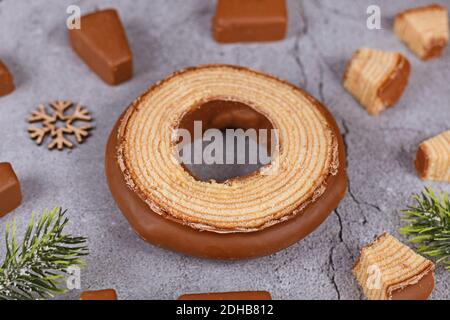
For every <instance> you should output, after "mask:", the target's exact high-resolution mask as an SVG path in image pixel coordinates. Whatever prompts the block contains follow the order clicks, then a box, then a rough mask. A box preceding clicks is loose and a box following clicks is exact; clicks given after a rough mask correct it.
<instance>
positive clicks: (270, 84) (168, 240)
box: [106, 65, 347, 259]
mask: <svg viewBox="0 0 450 320" xmlns="http://www.w3.org/2000/svg"><path fill="white" fill-rule="evenodd" d="M199 120H201V121H202V124H203V130H207V129H209V128H217V129H225V128H242V129H249V128H253V129H275V131H276V132H277V137H278V138H277V143H278V148H275V149H276V150H277V152H275V151H274V150H272V151H273V152H272V151H270V152H271V155H272V157H271V162H270V163H269V164H267V165H265V166H263V167H261V168H260V169H259V170H258V171H257V172H254V173H252V174H248V175H246V176H241V177H237V178H233V179H229V180H227V181H225V182H222V183H220V182H216V181H201V180H198V179H196V178H195V177H194V176H193V175H191V174H190V173H189V171H188V170H187V169H186V168H185V167H184V166H183V165H182V164H180V162H179V161H177V155H178V154H179V150H178V148H177V142H178V140H179V137H177V135H176V134H174V132H176V129H179V128H185V129H187V130H192V127H193V124H192V123H193V122H194V121H199ZM106 175H107V179H108V183H109V187H110V189H111V192H112V195H113V197H114V198H115V200H116V202H117V204H118V206H119V208H120V209H121V211H122V212H123V214H124V215H125V217H126V218H127V219H128V221H129V223H130V224H131V225H132V227H133V228H134V230H135V231H136V232H137V233H138V234H139V235H140V236H141V237H142V238H143V239H144V240H146V241H148V242H151V243H153V244H155V245H157V246H161V247H164V248H168V249H172V250H175V251H178V252H182V253H185V254H189V255H194V256H199V257H204V258H216V259H243V258H253V257H259V256H264V255H268V254H271V253H274V252H276V251H279V250H281V249H284V248H286V247H288V246H289V245H291V244H293V243H295V242H297V241H299V240H300V239H302V238H304V237H305V236H306V235H308V234H309V233H310V232H312V231H313V230H314V229H315V228H317V227H318V226H319V225H320V224H321V223H322V222H323V221H324V220H325V219H326V217H327V216H328V215H329V214H330V213H331V211H332V210H333V209H335V208H336V207H337V205H338V203H339V201H340V200H341V199H342V198H343V196H344V194H345V192H346V188H347V176H346V169H345V150H344V146H343V142H342V138H341V136H340V134H339V129H338V127H337V125H336V122H335V121H334V119H333V117H332V115H331V114H330V113H329V112H328V111H327V109H326V108H325V107H323V106H322V105H321V104H320V103H319V102H317V101H316V100H315V99H314V98H312V97H311V96H310V95H308V94H307V93H305V92H304V91H302V90H300V89H298V88H297V87H295V86H293V85H290V84H288V83H286V82H283V81H281V80H279V79H276V78H274V77H271V76H268V75H265V74H261V73H258V72H256V71H252V70H249V69H245V68H241V67H234V66H226V65H208V66H201V67H197V68H190V69H186V70H183V71H180V72H177V73H175V74H173V75H171V76H170V77H168V78H167V79H165V80H164V81H162V82H159V83H157V84H156V85H154V86H153V87H151V88H150V89H148V91H146V92H145V93H144V94H143V95H142V96H140V97H139V98H137V99H136V100H135V101H134V102H133V103H132V104H131V106H129V108H128V109H127V110H126V111H125V112H124V114H123V115H122V116H121V118H120V120H119V121H118V122H117V124H116V126H115V127H114V129H113V130H112V133H111V135H110V138H109V142H108V146H107V150H106Z"/></svg>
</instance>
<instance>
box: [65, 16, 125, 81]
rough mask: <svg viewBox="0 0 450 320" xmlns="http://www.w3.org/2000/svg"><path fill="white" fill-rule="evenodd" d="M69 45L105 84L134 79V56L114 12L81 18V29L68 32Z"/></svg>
mask: <svg viewBox="0 0 450 320" xmlns="http://www.w3.org/2000/svg"><path fill="white" fill-rule="evenodd" d="M69 38H70V43H71V44H72V47H73V49H74V50H75V52H76V53H78V55H79V56H80V57H81V59H83V60H84V62H85V63H86V64H87V65H88V66H89V67H90V68H91V69H92V71H94V72H95V73H96V74H97V75H98V76H99V77H100V78H102V79H103V80H104V81H105V82H106V83H108V84H111V85H115V84H119V83H121V82H124V81H126V80H128V79H130V78H131V77H132V76H133V57H132V53H131V50H130V47H129V45H128V41H127V36H126V34H125V30H124V28H123V26H122V23H121V22H120V18H119V15H118V14H117V11H116V10H114V9H108V10H103V11H97V12H94V13H90V14H88V15H85V16H82V17H81V28H80V29H72V30H69Z"/></svg>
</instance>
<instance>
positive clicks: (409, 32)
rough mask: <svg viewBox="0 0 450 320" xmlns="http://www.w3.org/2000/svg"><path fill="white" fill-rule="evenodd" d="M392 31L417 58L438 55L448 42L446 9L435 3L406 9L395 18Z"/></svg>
mask: <svg viewBox="0 0 450 320" xmlns="http://www.w3.org/2000/svg"><path fill="white" fill-rule="evenodd" d="M394 32H395V34H396V35H397V37H399V38H400V40H402V41H403V42H404V43H405V44H406V45H407V46H408V47H409V48H410V49H411V51H413V52H414V53H415V54H416V55H417V56H418V57H419V58H421V59H423V60H429V59H432V58H436V57H439V56H441V55H442V53H443V52H444V49H445V47H446V46H447V44H448V37H449V24H448V11H447V9H446V8H445V7H442V6H440V5H437V4H433V5H429V6H425V7H420V8H414V9H409V10H406V11H404V12H402V13H400V14H399V15H397V17H396V18H395V22H394Z"/></svg>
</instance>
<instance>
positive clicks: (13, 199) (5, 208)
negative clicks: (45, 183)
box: [0, 162, 22, 217]
mask: <svg viewBox="0 0 450 320" xmlns="http://www.w3.org/2000/svg"><path fill="white" fill-rule="evenodd" d="M21 202H22V192H21V191H20V183H19V179H17V176H16V174H15V173H14V170H13V168H12V166H11V164H10V163H7V162H2V163H0V217H3V216H4V215H6V214H7V213H9V212H11V211H13V210H14V209H15V208H17V207H18V206H19V205H20V203H21Z"/></svg>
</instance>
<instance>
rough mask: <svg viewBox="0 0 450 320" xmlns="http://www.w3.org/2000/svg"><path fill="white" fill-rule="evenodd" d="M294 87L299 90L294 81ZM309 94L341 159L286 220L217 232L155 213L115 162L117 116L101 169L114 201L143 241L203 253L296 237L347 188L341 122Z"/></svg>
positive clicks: (254, 250)
mask: <svg viewBox="0 0 450 320" xmlns="http://www.w3.org/2000/svg"><path fill="white" fill-rule="evenodd" d="M292 88H293V89H295V90H299V89H298V88H296V87H294V86H292ZM310 99H311V100H312V101H313V102H314V103H315V104H316V106H317V108H318V110H320V112H321V113H322V114H323V115H324V117H325V118H326V120H327V122H328V124H329V126H330V128H331V129H332V130H333V132H334V134H335V135H336V137H337V139H338V149H339V163H340V165H339V169H338V173H337V174H336V175H330V176H329V177H328V179H327V188H326V190H325V192H324V193H323V194H322V196H321V197H320V198H319V199H318V200H317V201H315V202H313V203H311V204H309V205H308V206H307V207H306V208H305V209H304V210H303V211H302V212H301V213H299V214H298V215H296V216H295V217H293V218H291V219H290V220H287V221H285V222H281V223H278V224H276V225H274V226H271V227H268V228H266V229H263V230H260V231H255V232H248V233H227V234H221V233H215V232H210V231H199V230H196V229H194V228H191V227H189V226H186V225H183V224H181V223H178V222H176V221H173V220H170V219H168V218H166V217H162V216H160V215H158V214H156V213H154V212H153V211H152V210H151V209H150V208H149V206H148V205H147V204H146V203H145V202H144V201H142V200H141V199H140V198H139V196H138V195H137V194H136V193H135V192H133V191H132V190H131V189H130V188H129V187H128V186H127V184H126V182H125V179H124V176H123V174H122V171H121V170H120V168H119V165H118V162H117V157H116V156H117V155H116V150H117V145H118V141H117V136H118V127H119V125H120V122H121V120H120V119H119V121H117V123H116V125H115V127H114V128H113V130H112V132H111V135H110V137H109V141H108V144H107V148H106V154H105V173H106V177H107V181H108V184H109V188H110V190H111V193H112V195H113V197H114V199H115V201H116V203H117V205H118V207H119V208H120V210H121V211H122V213H123V214H124V215H125V217H126V218H127V220H128V221H129V223H130V224H131V226H132V227H133V229H134V230H135V231H136V232H137V234H138V235H139V236H140V237H141V238H143V239H144V240H145V241H148V242H151V243H153V244H154V245H157V246H160V247H163V248H167V249H171V250H174V251H178V252H181V253H184V254H188V255H193V256H198V257H202V258H212V259H246V258H256V257H261V256H266V255H269V254H272V253H274V252H277V251H279V250H282V249H284V248H287V247H288V246H290V245H292V244H294V243H296V242H297V241H299V240H301V239H303V238H304V237H306V236H307V235H308V234H309V233H311V232H312V231H314V230H315V229H316V228H317V227H318V226H319V225H320V224H321V223H322V222H323V221H324V220H325V219H326V218H327V217H328V215H329V214H330V213H331V212H332V210H334V209H335V208H336V207H337V206H338V204H339V202H340V200H341V199H342V198H343V197H344V195H345V193H346V190H347V173H346V158H345V148H344V144H343V140H342V137H341V135H340V133H339V128H338V126H337V124H336V122H335V120H334V118H333V116H332V115H331V114H330V112H329V111H328V110H327V109H326V108H325V107H324V106H322V105H321V104H320V103H319V102H318V101H316V100H315V99H314V98H312V97H310ZM122 116H123V115H122ZM121 118H122V117H121Z"/></svg>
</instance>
